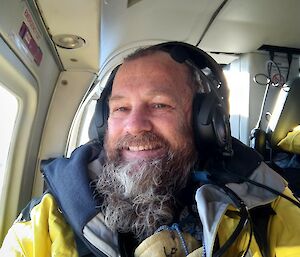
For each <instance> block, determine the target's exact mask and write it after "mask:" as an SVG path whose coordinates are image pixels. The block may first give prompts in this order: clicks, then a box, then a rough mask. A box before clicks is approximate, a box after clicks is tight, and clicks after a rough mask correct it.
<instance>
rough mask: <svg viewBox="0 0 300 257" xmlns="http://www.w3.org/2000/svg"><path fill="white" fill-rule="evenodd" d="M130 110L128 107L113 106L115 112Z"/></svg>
mask: <svg viewBox="0 0 300 257" xmlns="http://www.w3.org/2000/svg"><path fill="white" fill-rule="evenodd" d="M127 110H128V108H126V107H123V106H121V107H116V108H113V112H126V111H127Z"/></svg>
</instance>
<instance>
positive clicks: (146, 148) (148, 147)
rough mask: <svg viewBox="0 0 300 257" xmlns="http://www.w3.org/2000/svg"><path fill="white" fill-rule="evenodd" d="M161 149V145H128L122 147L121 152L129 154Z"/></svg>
mask: <svg viewBox="0 0 300 257" xmlns="http://www.w3.org/2000/svg"><path fill="white" fill-rule="evenodd" d="M160 148H162V146H161V145H159V144H156V145H130V146H124V147H122V150H127V151H131V152H139V151H151V150H158V149H160Z"/></svg>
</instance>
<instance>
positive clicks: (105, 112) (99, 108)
mask: <svg viewBox="0 0 300 257" xmlns="http://www.w3.org/2000/svg"><path fill="white" fill-rule="evenodd" d="M119 67H120V65H118V66H117V67H116V68H114V70H113V71H112V72H111V74H110V76H109V78H108V80H107V82H106V85H105V87H104V89H103V91H102V93H101V96H100V98H99V99H98V100H97V103H96V107H95V112H94V114H93V117H92V121H91V126H90V128H89V131H91V132H90V133H89V134H92V135H90V138H95V136H94V134H95V133H94V132H93V131H94V128H96V131H97V137H98V139H99V140H100V142H102V141H103V138H104V134H105V130H106V127H107V119H108V116H109V107H108V99H109V96H110V94H111V90H112V85H113V81H114V79H115V76H116V73H117V71H118V69H119Z"/></svg>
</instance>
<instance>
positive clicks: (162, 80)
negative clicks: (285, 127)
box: [1, 42, 300, 257]
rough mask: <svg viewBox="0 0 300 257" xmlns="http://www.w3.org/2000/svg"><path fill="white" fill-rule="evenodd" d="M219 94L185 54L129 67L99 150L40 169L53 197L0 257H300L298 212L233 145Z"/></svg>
mask: <svg viewBox="0 0 300 257" xmlns="http://www.w3.org/2000/svg"><path fill="white" fill-rule="evenodd" d="M205 68H210V70H211V72H212V73H213V74H211V75H212V76H209V75H207V74H205V73H204V71H203V70H204V69H205ZM216 81H217V82H216ZM225 84H226V82H225V81H224V78H223V75H222V71H221V68H220V67H219V66H218V65H217V64H216V63H215V62H214V61H213V60H212V59H211V58H210V57H209V56H208V55H206V54H205V53H204V52H203V51H201V50H199V49H197V48H195V47H193V46H191V45H188V44H185V43H179V42H169V43H164V44H159V45H157V46H152V47H149V48H146V49H141V50H138V51H137V52H135V53H134V54H132V55H130V56H129V57H127V58H126V59H125V60H124V62H123V64H122V65H121V66H119V67H118V68H117V69H115V70H114V72H113V73H112V75H111V77H110V78H109V80H108V83H107V86H106V87H105V89H104V91H103V93H102V96H101V98H100V99H99V101H98V103H97V107H96V112H95V115H94V116H95V117H94V118H95V119H96V122H95V123H96V127H97V130H98V132H99V131H100V132H99V139H100V142H98V141H97V142H94V141H93V142H91V143H88V144H86V145H84V146H81V147H79V148H78V149H76V150H75V151H74V152H73V154H72V156H71V157H70V159H65V158H58V159H56V160H51V161H48V162H46V163H45V164H44V166H43V167H42V170H43V173H44V177H45V180H46V182H47V185H48V187H49V191H50V192H46V193H45V195H44V196H43V197H42V198H41V199H40V200H38V201H36V202H35V203H34V204H33V203H31V204H30V205H29V206H28V207H27V208H26V209H25V211H24V212H23V213H22V215H20V217H19V218H18V220H17V222H16V223H15V224H14V225H13V227H12V228H11V230H10V231H9V233H8V235H7V237H6V239H5V242H4V244H3V247H2V249H1V254H2V253H4V252H6V253H9V254H8V255H5V256H137V257H138V256H140V257H147V256H178V257H179V256H189V257H193V256H246V255H247V256H257V257H259V256H262V257H263V256H272V257H275V256H276V257H284V256H299V254H300V236H299V235H300V234H299V232H300V226H299V225H298V222H297V219H298V217H299V214H300V209H299V206H300V205H299V203H298V202H297V201H296V199H295V198H294V197H293V195H292V193H291V191H290V190H289V189H288V187H287V185H286V182H285V181H284V180H283V179H282V178H281V177H280V176H279V175H278V174H277V173H276V172H274V171H273V170H271V169H270V168H269V167H268V166H267V165H266V164H264V162H262V160H261V157H260V156H259V155H258V154H257V153H256V152H255V151H253V150H252V149H250V148H248V147H246V146H244V145H243V144H241V143H240V142H238V141H237V140H235V139H231V136H230V126H229V122H228V120H229V115H228V106H227V100H228V99H226V98H227V95H226V85H225ZM224 92H225V93H224ZM99 110H100V111H99ZM99 117H101V118H100V120H102V122H100V125H99V122H97V118H99ZM203 117H204V118H206V119H208V121H207V120H205V122H202V120H203V119H204V118H203ZM199 120H200V121H199ZM103 121H104V122H103ZM203 124H204V125H205V126H204V128H203V126H202V125H203ZM206 125H207V126H206ZM103 130H104V131H105V132H104V133H103V134H102V132H101V131H103ZM207 138H209V140H207ZM200 170H201V171H200ZM279 195H280V196H279ZM26 213H27V215H26ZM28 214H30V215H28ZM261 214H263V215H261ZM286 220H288V221H289V223H287V222H285V221H286ZM20 231H21V232H20ZM3 256H4V255H3Z"/></svg>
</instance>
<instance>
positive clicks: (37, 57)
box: [19, 22, 43, 65]
mask: <svg viewBox="0 0 300 257" xmlns="http://www.w3.org/2000/svg"><path fill="white" fill-rule="evenodd" d="M19 36H20V37H21V38H22V40H23V42H24V43H25V45H26V47H27V48H28V50H29V52H30V53H31V54H32V56H33V59H34V61H35V63H36V64H37V65H40V63H41V61H42V58H43V53H42V50H41V48H40V47H39V46H38V44H37V43H36V40H35V39H34V38H33V37H32V34H31V32H30V30H29V28H28V27H27V25H26V24H25V22H23V23H22V26H21V28H20V31H19Z"/></svg>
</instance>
